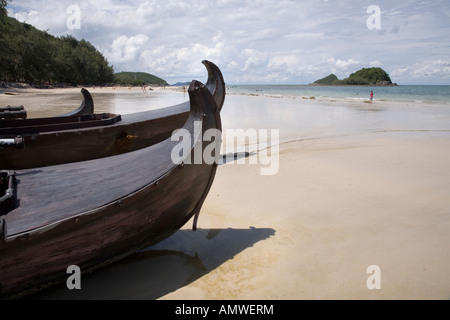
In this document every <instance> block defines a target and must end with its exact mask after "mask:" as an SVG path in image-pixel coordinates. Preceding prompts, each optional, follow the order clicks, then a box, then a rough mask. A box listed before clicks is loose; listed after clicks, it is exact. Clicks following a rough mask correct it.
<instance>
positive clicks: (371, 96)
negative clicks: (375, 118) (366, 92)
mask: <svg viewBox="0 0 450 320" xmlns="http://www.w3.org/2000/svg"><path fill="white" fill-rule="evenodd" d="M372 100H373V91H370V101H372Z"/></svg>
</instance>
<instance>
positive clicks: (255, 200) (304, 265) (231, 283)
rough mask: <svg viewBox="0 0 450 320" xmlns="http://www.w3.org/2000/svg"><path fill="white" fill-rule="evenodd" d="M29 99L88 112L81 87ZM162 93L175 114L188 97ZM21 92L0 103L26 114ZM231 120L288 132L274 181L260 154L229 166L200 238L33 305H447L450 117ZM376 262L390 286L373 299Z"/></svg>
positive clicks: (391, 109) (252, 102)
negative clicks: (320, 302) (81, 301)
mask: <svg viewBox="0 0 450 320" xmlns="http://www.w3.org/2000/svg"><path fill="white" fill-rule="evenodd" d="M102 90H106V89H102ZM136 90H137V89H136ZM18 93H19V94H20V95H22V97H21V98H23V99H22V101H28V102H27V103H30V105H31V103H32V104H34V105H35V106H36V114H38V111H39V110H43V109H45V108H46V107H45V108H44V107H43V106H44V105H46V102H45V99H47V98H48V97H50V98H51V99H53V100H52V101H53V103H52V106H53V107H51V106H49V105H48V104H47V107H48V109H47V111H42V114H43V113H45V114H50V113H52V112H55V111H59V110H60V109H59V108H58V109H57V110H55V108H54V107H55V106H56V105H58V103H59V102H61V101H62V102H64V103H65V104H69V102H71V103H73V105H74V106H76V107H77V106H78V105H79V101H80V100H79V99H80V98H81V94H79V90H74V89H65V90H62V91H61V90H60V91H53V92H48V93H49V95H48V96H42V94H43V93H42V91H40V92H37V93H35V92H28V93H27V94H30V96H26V95H25V94H24V93H23V91H21V92H20V91H19V92H18ZM91 93H92V94H93V97H94V102H95V103H96V111H99V110H104V111H108V110H107V109H108V108H109V107H108V101H110V100H108V99H106V98H105V99H104V100H102V99H98V97H100V95H97V93H98V91H94V90H91ZM123 94H127V93H126V92H123ZM130 94H131V93H130ZM153 94H155V95H157V96H159V97H160V100H158V99H157V100H158V101H160V102H161V104H164V98H163V96H165V97H167V98H168V100H166V102H167V105H168V106H169V105H170V104H171V103H172V102H174V101H175V100H178V99H179V100H185V99H187V97H186V96H185V95H183V93H180V92H170V93H169V94H168V93H167V92H160V91H158V92H154V93H153ZM20 95H19V96H9V95H1V94H0V105H1V106H6V105H7V104H13V105H17V103H15V101H17V100H14V99H15V98H17V97H20ZM25 96H26V97H25ZM69 96H70V98H69ZM96 96H97V98H96ZM129 97H130V98H131V96H129ZM28 98H30V99H29V100H27V99H28ZM137 99H138V98H136V97H133V98H132V100H133V101H136V100H137ZM8 101H9V102H8ZM100 101H102V102H100ZM155 101H156V100H155ZM11 102H12V103H11ZM19 104H20V103H19ZM109 105H110V104H109ZM275 107H276V108H275ZM97 108H98V109H97ZM38 109H39V110H38ZM61 111H62V110H61ZM69 111H70V110H69ZM116 111H117V113H120V112H127V111H126V110H125V109H120V108H117V109H116ZM39 112H41V111H39ZM30 113H31V112H30ZM222 113H223V114H222V116H223V127H224V130H226V129H237V128H244V129H245V128H257V129H261V128H266V129H270V128H277V129H279V130H280V143H279V145H278V148H272V151H273V152H274V153H273V154H277V155H278V156H279V157H277V158H278V159H279V170H278V172H277V174H275V175H266V176H264V175H261V168H264V167H265V165H264V164H261V163H257V164H252V162H251V159H252V157H258V153H252V154H251V156H250V157H248V158H244V159H241V161H245V163H244V164H238V163H237V161H232V160H229V161H228V162H226V163H225V164H223V165H221V166H220V167H219V170H218V172H217V175H216V179H215V181H214V184H213V186H212V189H211V191H210V193H209V195H208V197H207V199H206V202H205V204H204V206H203V209H202V211H201V214H200V218H199V223H198V226H199V228H200V229H199V230H198V231H196V232H194V231H192V230H191V227H192V221H190V222H189V223H188V224H187V225H186V226H184V227H183V228H182V229H181V230H180V231H179V232H177V233H176V234H174V235H173V236H172V237H170V238H169V239H167V240H165V241H163V242H161V243H159V244H158V245H156V246H154V247H152V248H148V249H146V250H144V251H142V252H139V253H136V254H135V255H133V256H131V257H129V258H127V259H125V260H124V261H121V262H119V263H117V264H115V265H113V266H110V267H108V268H106V269H103V270H99V271H97V272H95V273H93V274H90V275H85V276H83V278H82V290H80V291H69V290H68V289H67V288H66V287H65V285H61V286H58V287H55V288H52V289H49V290H46V291H44V292H42V293H40V294H38V295H35V296H33V297H32V298H33V299H161V300H173V299H177V300H178V299H179V300H202V299H212V300H223V299H229V300H233V299H250V300H268V299H274V300H278V299H287V300H304V299H449V298H450V275H449V274H448V266H449V265H450V202H449V199H450V170H449V169H448V164H449V163H450V111H448V110H446V109H445V108H441V107H438V106H435V107H432V108H428V107H424V106H410V107H408V108H404V107H402V106H391V105H388V104H381V103H380V104H373V105H367V104H361V103H360V104H356V103H342V102H341V103H339V104H337V103H335V102H323V101H305V100H300V99H285V98H281V99H274V98H267V97H250V96H235V95H228V96H227V99H226V102H225V105H224V108H223V111H222ZM227 146H228V144H226V145H225V147H224V149H225V150H224V153H226V152H229V151H230V150H227ZM239 147H240V148H244V149H246V147H245V146H239ZM277 149H278V152H276V151H277ZM253 159H254V158H253ZM373 265H376V266H378V267H379V268H380V272H381V273H380V278H379V280H380V285H381V288H380V289H373V290H370V289H369V288H368V286H367V281H368V278H369V277H370V276H371V274H368V273H367V268H368V267H369V266H373Z"/></svg>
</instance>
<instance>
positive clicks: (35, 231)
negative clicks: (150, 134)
mask: <svg viewBox="0 0 450 320" xmlns="http://www.w3.org/2000/svg"><path fill="white" fill-rule="evenodd" d="M193 83H194V81H193ZM196 83H197V82H196ZM197 84H201V83H200V82H198V83H197ZM201 85H202V84H201ZM193 90H198V88H195V86H194V87H193ZM193 94H194V93H193ZM194 99H195V98H194ZM203 117H204V114H203V112H202V110H201V106H199V105H198V103H196V104H195V108H191V110H190V112H189V117H188V119H187V120H186V122H185V124H184V125H183V127H182V128H183V129H186V127H188V126H192V128H193V129H192V130H188V131H189V132H190V133H191V136H194V134H195V130H194V127H193V125H191V124H192V123H193V122H194V121H202V123H204V121H205V120H204V119H203ZM201 139H202V136H201V135H199V134H197V136H196V137H195V138H194V139H193V141H191V149H190V152H188V153H187V154H186V155H184V159H183V161H180V163H177V164H175V163H173V162H172V160H171V159H168V161H165V163H170V162H172V166H171V167H170V169H168V170H165V171H164V172H161V173H160V174H155V176H156V177H157V178H155V179H153V180H151V181H149V182H147V183H145V184H144V185H143V186H142V187H140V188H138V189H135V190H133V191H132V192H130V193H128V194H126V195H123V196H121V197H119V198H116V199H114V200H111V201H109V202H107V203H104V204H102V205H101V206H98V207H95V208H92V209H89V210H87V211H83V212H79V213H77V214H73V215H72V216H70V217H65V218H62V219H59V220H57V221H53V222H51V223H48V224H46V225H43V226H39V227H36V228H32V229H29V230H23V231H21V232H18V233H14V234H10V235H8V216H9V215H13V214H14V210H13V211H11V212H10V213H8V215H6V216H3V217H0V220H3V221H4V223H3V227H4V237H3V239H0V241H5V242H13V241H15V240H17V239H20V238H21V237H24V236H26V237H29V236H35V235H39V234H41V233H43V232H45V231H48V230H51V229H53V228H55V227H57V226H58V225H60V224H61V223H64V222H66V221H70V220H74V219H77V218H81V217H86V216H89V215H92V214H95V213H97V212H99V211H102V210H103V209H104V208H106V207H108V206H111V205H114V204H116V203H117V202H119V201H125V200H126V199H128V198H130V197H133V196H135V195H136V194H139V193H140V192H143V191H145V190H146V189H148V188H151V187H153V186H154V185H155V184H158V181H160V180H162V179H164V178H165V177H167V176H169V175H170V174H171V173H172V172H173V171H174V170H176V169H177V168H178V167H179V166H180V165H182V163H183V162H184V161H185V159H187V158H188V157H191V156H192V154H193V152H194V150H195V147H196V145H197V144H198V143H199V142H201ZM163 144H174V142H173V141H171V138H168V139H166V140H164V141H161V142H160V143H158V144H156V145H152V146H149V147H147V148H144V149H140V150H136V151H133V152H129V153H126V154H121V155H117V156H112V157H110V159H105V158H100V159H94V160H87V161H85V162H83V163H84V164H87V165H90V166H92V167H95V166H96V164H98V163H102V162H105V161H108V160H109V161H114V160H122V161H123V162H125V161H126V159H128V158H131V157H133V155H135V154H137V153H142V154H143V155H141V156H140V157H139V158H143V157H144V155H146V154H149V153H151V149H157V148H163ZM78 165H79V164H77V163H72V164H61V165H55V166H51V167H48V168H53V169H55V170H58V168H65V167H66V168H68V169H69V168H72V167H74V168H75V167H77V166H78ZM40 169H45V168H40ZM105 170H107V169H105ZM30 171H33V169H25V170H17V171H16V177H17V178H19V179H20V176H21V174H24V173H26V172H30Z"/></svg>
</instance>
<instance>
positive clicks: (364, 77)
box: [312, 68, 397, 86]
mask: <svg viewBox="0 0 450 320" xmlns="http://www.w3.org/2000/svg"><path fill="white" fill-rule="evenodd" d="M312 85H316V86H346V85H350V86H396V85H397V84H396V83H392V81H391V78H390V77H389V74H387V72H386V71H384V70H383V69H381V68H363V69H361V70H358V71H356V72H355V73H352V74H351V75H350V76H349V77H348V78H346V79H343V80H339V79H338V77H336V75H334V74H330V75H329V76H327V77H325V78H322V79H319V80H317V81H315V82H314V83H313V84H312Z"/></svg>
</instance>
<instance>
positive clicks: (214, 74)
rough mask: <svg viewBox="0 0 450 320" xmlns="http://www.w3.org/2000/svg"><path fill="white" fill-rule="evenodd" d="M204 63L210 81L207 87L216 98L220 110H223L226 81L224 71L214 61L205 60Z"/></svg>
mask: <svg viewBox="0 0 450 320" xmlns="http://www.w3.org/2000/svg"><path fill="white" fill-rule="evenodd" d="M202 63H203V64H204V65H205V67H206V69H207V70H208V81H207V82H206V87H207V88H208V90H209V91H210V92H211V94H212V95H213V97H214V100H216V103H217V106H218V107H219V111H220V110H222V107H223V104H224V102H225V94H226V91H225V81H224V79H223V75H222V72H221V71H220V69H219V68H218V67H217V66H216V65H215V64H214V63H212V62H210V61H207V60H203V61H202Z"/></svg>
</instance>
